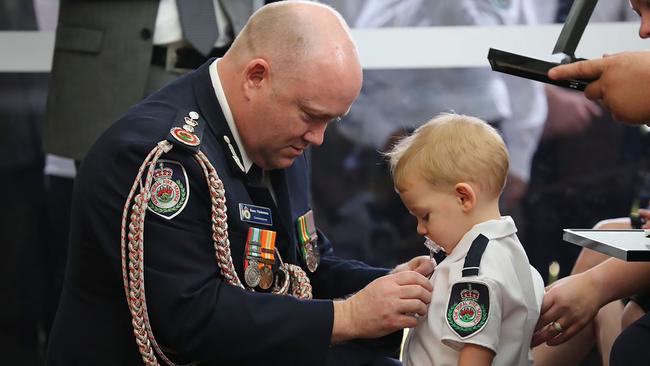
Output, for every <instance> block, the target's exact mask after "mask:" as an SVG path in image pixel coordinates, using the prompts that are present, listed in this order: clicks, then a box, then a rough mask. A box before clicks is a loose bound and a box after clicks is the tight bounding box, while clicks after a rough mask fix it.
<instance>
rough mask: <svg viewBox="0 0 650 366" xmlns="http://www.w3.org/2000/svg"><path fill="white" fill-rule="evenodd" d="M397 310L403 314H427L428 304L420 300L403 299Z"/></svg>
mask: <svg viewBox="0 0 650 366" xmlns="http://www.w3.org/2000/svg"><path fill="white" fill-rule="evenodd" d="M397 311H398V312H400V313H402V314H418V315H420V316H425V315H427V304H425V303H423V302H422V301H420V300H401V301H400V303H399V306H398V307H397Z"/></svg>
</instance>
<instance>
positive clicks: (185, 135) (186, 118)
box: [167, 109, 206, 153]
mask: <svg viewBox="0 0 650 366" xmlns="http://www.w3.org/2000/svg"><path fill="white" fill-rule="evenodd" d="M205 125H206V121H205V120H203V119H201V117H200V116H199V113H198V112H196V111H193V110H189V109H180V110H179V111H178V113H177V114H176V117H175V118H174V123H173V124H172V127H171V129H170V130H169V134H168V135H167V141H169V142H171V143H172V144H173V145H174V146H178V147H181V148H183V149H185V150H189V151H192V152H194V153H198V152H199V148H200V145H201V138H203V130H204V129H205Z"/></svg>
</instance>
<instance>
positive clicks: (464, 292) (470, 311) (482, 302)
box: [446, 281, 490, 339]
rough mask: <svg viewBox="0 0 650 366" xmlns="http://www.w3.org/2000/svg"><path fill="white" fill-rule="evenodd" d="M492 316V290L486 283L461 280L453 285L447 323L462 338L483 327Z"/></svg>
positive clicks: (448, 305)
mask: <svg viewBox="0 0 650 366" xmlns="http://www.w3.org/2000/svg"><path fill="white" fill-rule="evenodd" d="M489 316H490V290H489V288H488V287H487V285H485V284H484V283H481V282H473V281H461V282H457V283H455V284H454V285H453V287H452V289H451V293H450V294H449V303H448V304H447V316H446V319H447V325H449V327H450V328H451V330H452V331H453V332H454V333H456V334H457V335H458V336H459V337H460V338H461V339H466V338H468V337H471V336H472V335H474V334H476V333H478V332H479V331H481V329H483V327H484V326H485V324H486V323H487V321H488V318H489Z"/></svg>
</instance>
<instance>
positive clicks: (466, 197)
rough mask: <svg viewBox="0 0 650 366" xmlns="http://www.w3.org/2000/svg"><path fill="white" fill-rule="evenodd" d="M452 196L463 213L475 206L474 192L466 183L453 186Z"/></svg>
mask: <svg viewBox="0 0 650 366" xmlns="http://www.w3.org/2000/svg"><path fill="white" fill-rule="evenodd" d="M454 194H455V195H456V201H457V202H458V204H459V205H460V207H461V209H462V210H463V212H469V211H471V210H472V209H473V208H474V206H476V200H477V197H476V191H474V188H472V186H471V185H469V184H468V183H464V182H463V183H458V184H456V185H455V186H454Z"/></svg>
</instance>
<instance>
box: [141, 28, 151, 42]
mask: <svg viewBox="0 0 650 366" xmlns="http://www.w3.org/2000/svg"><path fill="white" fill-rule="evenodd" d="M140 38H142V39H143V40H145V41H148V40H149V39H151V30H150V29H149V28H142V30H140Z"/></svg>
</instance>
